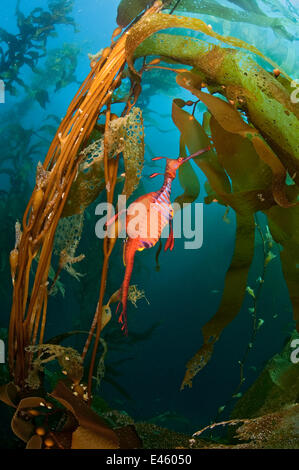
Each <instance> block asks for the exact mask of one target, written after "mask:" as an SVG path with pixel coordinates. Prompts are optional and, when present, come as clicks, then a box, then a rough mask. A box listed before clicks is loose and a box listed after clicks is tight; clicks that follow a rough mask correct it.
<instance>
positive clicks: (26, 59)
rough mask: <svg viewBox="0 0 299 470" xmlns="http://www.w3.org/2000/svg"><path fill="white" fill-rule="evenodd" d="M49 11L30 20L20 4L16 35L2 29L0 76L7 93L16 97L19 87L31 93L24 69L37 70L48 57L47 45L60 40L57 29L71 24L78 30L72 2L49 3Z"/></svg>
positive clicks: (36, 13) (55, 0) (35, 12)
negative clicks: (61, 25)
mask: <svg viewBox="0 0 299 470" xmlns="http://www.w3.org/2000/svg"><path fill="white" fill-rule="evenodd" d="M48 7H49V11H45V10H43V9H42V8H35V9H34V10H32V11H31V12H30V13H29V14H28V15H27V16H25V15H24V14H23V13H22V11H21V9H20V0H18V1H17V6H16V19H17V27H18V33H17V34H16V35H14V34H11V33H9V32H8V31H6V30H5V29H3V28H0V44H1V47H0V76H1V78H2V79H3V80H5V84H6V89H7V91H9V92H10V93H11V94H16V92H17V89H16V86H15V85H16V84H18V85H20V86H22V87H24V88H25V89H27V86H26V84H25V83H24V81H23V80H22V79H21V77H20V72H21V69H22V67H23V66H24V65H27V66H29V67H30V68H31V69H32V70H35V68H36V65H37V63H38V61H39V60H40V59H41V58H42V57H44V56H45V54H46V45H47V42H48V39H49V38H50V37H51V36H56V34H57V33H56V27H57V25H60V24H69V25H72V26H73V27H76V25H75V23H74V20H73V19H72V18H71V17H70V16H68V15H69V13H70V12H71V11H72V8H73V4H72V1H70V0H49V2H48Z"/></svg>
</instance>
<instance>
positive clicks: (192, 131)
mask: <svg viewBox="0 0 299 470" xmlns="http://www.w3.org/2000/svg"><path fill="white" fill-rule="evenodd" d="M135 3H136V2H135ZM151 3H152V2H151ZM177 4H179V3H178V2H177ZM147 5H148V3H146V5H145V4H144V3H142V8H141V9H140V10H138V11H137V12H136V11H135V13H134V15H133V18H131V19H133V20H135V21H133V23H132V25H131V26H129V27H128V29H127V30H126V31H125V32H122V31H121V29H117V30H116V31H115V32H114V34H113V36H112V41H111V45H110V46H109V47H108V48H106V49H105V50H104V51H102V54H101V55H99V57H97V58H93V59H92V60H91V71H90V73H89V75H88V77H87V78H86V80H85V82H84V83H83V84H82V86H81V87H80V89H79V91H78V93H77V94H76V95H75V97H74V99H73V101H72V103H71V105H70V107H69V109H68V111H67V114H66V117H65V118H64V120H63V121H62V123H61V124H60V126H59V128H58V130H57V132H56V135H55V137H54V140H53V142H52V144H51V146H50V149H49V151H48V154H47V156H46V159H45V162H44V163H43V165H39V166H38V170H37V175H36V186H35V188H34V191H33V194H32V197H31V199H30V201H29V204H28V206H27V209H26V211H25V214H24V218H23V224H22V233H21V232H20V230H19V231H18V237H17V240H16V245H15V248H14V250H12V252H11V270H12V278H13V285H14V296H13V306H12V311H11V320H10V330H9V365H10V372H11V377H12V380H13V381H14V382H15V386H16V387H17V394H18V401H17V400H15V401H14V400H11V401H12V402H14V405H15V406H16V407H17V406H19V407H20V406H21V408H22V407H23V405H24V406H25V408H26V407H27V405H26V403H25V404H24V403H23V402H22V399H23V394H24V393H26V394H27V393H28V389H27V384H28V380H27V379H28V376H29V375H30V371H31V370H32V366H33V364H34V360H36V359H34V354H36V352H38V351H39V348H43V347H46V346H43V343H44V335H45V329H46V318H47V306H48V298H49V294H50V292H49V280H48V278H49V271H50V266H51V258H52V251H53V248H54V239H55V235H56V234H57V227H59V224H61V221H60V219H61V218H63V217H67V216H72V217H75V219H73V220H77V218H76V217H77V215H79V217H78V220H82V218H81V217H80V214H82V213H83V212H84V211H85V210H86V208H87V207H88V206H89V204H90V203H92V202H93V201H94V200H95V199H96V198H97V197H98V195H99V193H101V192H102V191H103V190H104V188H105V189H106V192H105V196H106V200H107V202H110V203H113V201H114V195H115V193H116V183H117V181H118V170H119V162H120V159H121V158H123V160H124V166H125V180H124V188H123V194H125V195H126V196H127V197H129V196H130V195H131V194H132V192H133V191H134V190H135V189H136V187H137V185H138V182H139V180H140V176H141V169H142V165H143V156H144V142H143V122H142V114H141V111H140V110H139V109H138V108H137V107H136V106H135V105H136V102H137V100H138V98H139V96H140V93H141V92H142V79H143V76H144V74H146V73H147V71H148V70H151V69H153V68H160V69H161V73H162V72H163V68H164V69H167V70H168V71H172V72H173V73H175V74H176V81H177V84H178V85H179V86H180V87H182V88H184V89H185V90H187V91H188V92H189V94H190V100H191V98H192V95H193V96H195V97H196V101H195V102H194V103H193V102H191V104H190V102H184V101H183V100H180V99H175V100H174V101H173V108H172V119H173V122H174V124H175V125H176V126H177V128H178V129H179V131H180V134H181V138H180V151H181V154H182V155H184V154H185V153H186V149H187V148H188V150H189V152H190V153H192V152H196V151H197V150H198V149H199V148H202V147H206V146H207V145H210V146H211V149H210V151H209V152H207V153H206V154H205V155H204V156H201V157H197V158H195V160H194V161H195V163H196V165H197V166H198V167H199V169H200V170H201V171H202V172H203V173H204V174H205V176H206V178H207V183H206V188H207V189H208V197H207V198H206V202H207V203H210V202H211V201H212V200H214V201H218V202H219V203H220V204H222V205H224V206H227V207H230V208H232V209H233V210H234V211H235V212H236V218H237V229H236V242H235V251H234V255H233V257H232V262H231V266H230V268H229V269H228V272H227V275H226V278H225V286H224V291H223V295H222V299H221V303H220V306H219V309H218V312H217V313H216V315H215V316H214V317H213V318H212V319H211V320H210V321H209V322H208V323H207V325H205V326H204V328H203V336H204V345H203V347H202V348H201V349H200V351H199V352H198V353H197V354H196V355H195V356H194V358H193V359H191V360H190V362H189V363H188V365H187V371H186V376H185V379H184V381H183V384H182V386H185V385H189V386H191V384H192V380H193V378H194V377H195V375H196V374H197V372H198V371H199V370H201V369H202V367H204V365H205V364H206V363H207V361H208V360H209V358H210V356H211V354H212V350H213V346H214V344H215V342H216V341H217V340H218V339H219V337H220V335H221V333H222V331H223V329H224V328H225V327H226V326H227V325H228V324H229V323H230V322H231V321H232V320H233V318H234V317H235V316H236V315H237V314H238V312H239V310H240V308H241V306H242V301H243V297H244V294H245V291H246V287H247V288H248V286H247V276H248V271H249V268H250V265H251V262H252V257H253V254H254V235H255V232H254V229H255V223H254V215H255V213H256V212H257V211H264V212H265V213H266V214H267V216H268V219H269V227H270V230H271V232H273V238H274V239H275V240H276V241H278V242H279V243H280V244H281V245H283V246H284V247H285V252H284V253H283V254H282V256H281V259H282V264H283V269H284V271H285V273H286V280H287V283H288V286H289V289H290V295H291V299H292V301H293V306H294V311H295V318H297V317H298V296H297V294H296V290H295V285H296V280H297V272H296V267H297V263H298V260H297V250H296V251H295V255H296V256H293V258H292V257H291V251H290V250H291V249H290V250H289V249H288V241H289V240H290V239H291V242H292V243H291V246H293V245H292V244H293V243H294V245H295V244H296V243H297V232H298V231H297V230H296V231H295V232H293V231H292V228H293V227H294V226H295V225H294V224H296V214H297V207H298V206H297V195H298V188H297V185H298V174H297V169H298V142H297V139H296V136H297V132H298V106H297V105H296V104H294V103H292V102H291V100H290V95H289V85H288V83H289V81H290V79H289V77H288V75H287V74H286V73H283V75H284V76H283V77H282V78H280V79H277V74H276V75H274V74H272V73H271V71H270V72H268V71H267V70H266V68H263V67H262V66H261V65H258V64H257V63H256V62H255V61H254V59H253V58H252V56H248V55H245V53H244V51H246V52H247V53H248V52H250V53H251V54H256V55H258V56H259V59H263V60H264V62H265V64H267V65H266V66H265V67H269V64H270V65H271V66H274V67H276V68H278V66H277V65H276V64H274V63H273V61H271V60H270V59H267V58H266V57H265V56H264V55H263V54H262V53H261V52H260V51H259V50H257V49H256V48H255V47H253V46H250V45H249V44H246V43H245V42H244V41H240V40H238V39H236V38H231V37H229V38H228V37H223V36H221V35H219V34H217V33H216V32H214V31H213V30H212V29H211V28H210V27H209V26H208V25H206V24H205V23H204V22H203V21H202V20H199V19H193V18H190V17H178V16H175V15H173V16H172V15H170V14H165V13H161V12H160V10H161V8H162V6H163V5H162V2H155V3H154V4H153V6H152V7H150V8H148V9H147V10H146V11H145V12H144V13H142V11H143V8H144V6H147ZM138 8H139V7H138ZM136 15H139V16H137V17H136V18H135V16H136ZM128 23H129V21H128V20H126V21H125V22H123V25H124V26H127V24H128ZM173 27H174V28H185V29H192V30H194V31H200V32H201V33H204V34H205V35H206V36H207V38H212V39H213V42H215V40H217V41H220V42H221V43H222V44H221V45H218V44H217V45H215V44H214V43H213V44H210V43H207V42H204V41H202V40H201V41H200V40H197V39H193V38H190V37H184V36H178V35H174V34H171V35H170V34H165V33H163V34H161V33H159V34H155V33H157V32H158V31H160V30H165V29H167V28H173ZM223 43H224V44H226V45H229V46H230V47H224V46H223ZM148 56H158V57H157V58H156V60H154V61H150V62H147V57H148ZM140 57H143V58H144V59H143V64H142V65H141V66H140V67H141V68H139V69H138V64H139V63H140V62H135V60H136V59H138V58H140ZM162 60H163V61H164V62H165V63H166V65H165V66H163V65H162V64H161V61H162ZM181 65H183V66H184V67H185V68H184V69H182V68H181ZM186 66H188V67H190V66H191V67H192V70H191V71H190V70H189V69H188V70H187V69H186ZM123 78H126V79H127V78H129V80H128V81H127V82H129V83H128V85H129V88H128V90H127V92H126V94H124V95H123V97H122V100H121V101H122V102H123V103H124V106H123V110H122V112H121V113H120V116H116V115H115V114H114V113H113V112H112V106H113V103H114V101H113V98H114V97H116V94H115V90H117V88H118V87H119V86H120V84H121V82H122V79H123ZM173 81H174V82H175V76H174V77H173ZM205 88H207V90H208V92H204V91H202V89H205ZM216 94H217V96H215V95H216ZM199 101H201V103H203V104H204V105H205V106H206V108H207V113H206V115H205V120H204V122H202V123H200V122H199V121H198V120H197V119H196V118H195V116H194V114H195V107H196V104H197V102H199ZM115 102H119V101H117V97H116V101H115ZM190 105H192V106H194V111H193V113H192V114H191V113H189V112H188V111H186V110H185V109H184V108H185V106H187V107H189V106H190ZM131 119H132V120H131ZM248 175H250V176H249V177H248ZM288 175H289V178H292V183H293V184H292V185H288V184H287V183H286V180H287V176H288ZM180 181H181V183H182V186H183V188H184V194H183V195H182V196H180V197H179V198H178V201H179V202H180V203H182V202H188V203H192V202H193V201H194V200H195V199H196V198H197V196H198V194H199V189H200V188H199V182H198V179H197V176H196V173H195V171H194V170H193V169H192V167H191V166H190V165H189V166H188V165H187V166H184V167H182V170H181V171H180ZM108 216H109V214H108ZM62 223H63V222H62ZM58 233H59V228H58ZM115 243H116V238H111V239H109V238H108V237H106V238H105V239H104V240H103V246H102V250H103V261H102V277H101V285H100V293H99V300H98V303H97V308H96V312H95V315H94V319H93V322H92V325H91V330H90V332H89V335H88V339H87V341H86V344H85V348H84V351H83V354H82V359H83V360H84V361H85V362H86V357H87V353H88V350H89V346H90V344H91V341H92V340H93V338H95V341H94V345H93V351H92V356H91V363H90V366H89V372H88V375H89V377H88V390H87V391H86V386H85V385H83V384H79V387H77V388H76V390H75V392H76V394H77V395H75V396H76V399H74V398H73V394H72V392H71V391H70V390H74V389H73V388H72V387H74V386H78V383H76V384H74V381H73V383H72V377H71V376H70V377H68V381H67V382H66V384H61V383H60V384H59V385H58V389H56V391H55V392H54V393H53V394H52V397H53V398H55V399H56V400H57V401H58V402H60V403H61V404H63V405H64V406H65V408H66V409H67V410H68V411H69V412H71V414H72V415H73V418H74V417H75V418H76V420H77V422H79V426H78V423H77V427H76V426H73V427H72V428H71V431H70V433H69V435H68V441H67V443H65V442H63V441H62V440H60V439H58V437H57V435H55V436H54V437H53V436H52V437H53V439H54V444H53V446H58V447H70V446H71V445H72V446H73V448H79V447H82V446H85V445H87V441H92V442H93V444H92V445H94V446H96V447H101V446H105V445H108V446H110V447H113V446H114V447H119V446H120V441H119V440H118V438H117V436H115V434H114V433H113V432H110V431H109V430H107V427H106V426H104V425H103V423H99V422H98V421H97V419H96V417H95V416H93V415H92V416H91V415H90V414H89V412H88V408H87V406H86V403H83V402H82V400H81V401H80V399H82V397H83V398H84V400H85V401H88V402H89V404H90V402H91V391H92V379H93V371H94V366H95V363H96V359H97V349H98V344H99V341H100V335H101V330H102V328H103V327H104V326H105V325H106V324H107V321H106V318H105V315H106V313H107V311H108V313H109V310H108V309H107V308H106V309H105V307H107V305H108V307H109V303H110V301H109V302H108V304H106V305H105V302H104V298H105V293H106V281H107V273H108V267H109V260H110V257H111V254H112V251H113V248H114V246H115ZM64 250H65V249H64V248H61V250H58V251H60V256H59V259H60V260H61V255H62V254H63V251H64ZM57 254H58V255H59V253H58V252H57ZM73 258H74V254H73ZM34 259H36V260H37V261H38V264H37V268H36V270H35V274H34V279H31V278H30V274H31V266H32V262H33V260H34ZM61 265H62V263H61V262H60V261H59V266H58V268H57V270H56V276H55V278H54V283H55V280H56V279H57V278H58V276H59V274H60V270H61ZM50 289H51V283H50ZM115 298H116V299H118V298H119V292H117V293H116V295H115ZM103 312H104V314H103ZM109 319H110V318H109ZM28 348H30V349H28ZM99 364H100V366H102V362H101V360H100V362H99ZM10 388H11V387H10ZM43 393H45V392H43ZM3 394H4V395H5V394H6V395H7V396H9V390H8V389H7V388H6V389H5V390H4V391H3ZM78 395H79V396H78ZM36 406H38V404H35V405H34V406H33V405H32V408H35V407H36ZM78 407H79V409H78ZM22 409H23V408H22ZM26 409H27V408H26ZM17 414H18V413H17ZM92 423H93V424H92ZM95 434H96V435H95ZM31 435H32V429H29V434H28V435H26V439H27V438H28V439H27V440H29V442H30V439H31V438H30V436H31ZM107 436H108V437H107ZM53 439H52V442H53ZM103 441H105V442H103ZM70 442H72V444H70ZM135 442H136V441H135ZM31 444H32V445H33V444H34V443H32V442H31Z"/></svg>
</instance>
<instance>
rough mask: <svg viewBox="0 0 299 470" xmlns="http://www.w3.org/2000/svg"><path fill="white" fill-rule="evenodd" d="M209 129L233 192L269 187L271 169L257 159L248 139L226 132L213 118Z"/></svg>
mask: <svg viewBox="0 0 299 470" xmlns="http://www.w3.org/2000/svg"><path fill="white" fill-rule="evenodd" d="M210 129H211V134H212V139H213V142H214V145H215V148H216V150H217V155H218V158H219V162H220V163H221V165H222V166H223V167H224V168H225V170H226V172H227V174H228V175H229V177H230V179H231V182H232V187H233V191H234V192H239V191H251V190H253V189H265V188H269V187H271V184H272V172H271V169H270V168H269V166H268V165H267V164H266V163H265V162H263V160H261V159H260V158H259V156H258V154H257V152H256V151H255V148H254V146H253V144H252V142H251V140H250V139H248V138H247V137H245V138H244V137H243V136H242V135H240V134H234V133H232V132H228V131H227V130H225V129H224V128H223V127H222V126H221V125H220V124H219V122H218V121H217V120H216V119H215V117H214V116H212V117H211V119H210Z"/></svg>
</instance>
